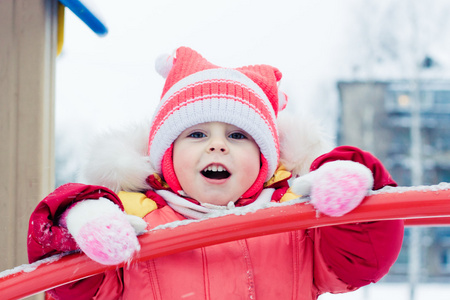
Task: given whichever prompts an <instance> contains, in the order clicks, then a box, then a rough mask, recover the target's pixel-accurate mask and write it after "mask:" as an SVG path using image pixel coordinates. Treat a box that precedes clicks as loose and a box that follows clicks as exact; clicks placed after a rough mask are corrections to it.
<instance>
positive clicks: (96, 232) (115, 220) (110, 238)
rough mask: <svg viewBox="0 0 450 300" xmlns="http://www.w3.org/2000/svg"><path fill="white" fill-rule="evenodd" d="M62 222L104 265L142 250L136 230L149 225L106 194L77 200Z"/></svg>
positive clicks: (88, 252) (79, 244)
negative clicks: (124, 210) (127, 211)
mask: <svg viewBox="0 0 450 300" xmlns="http://www.w3.org/2000/svg"><path fill="white" fill-rule="evenodd" d="M130 218H131V219H132V220H130ZM130 221H131V223H133V226H134V227H133V226H132V225H131V223H130ZM60 223H61V225H66V226H67V229H68V230H69V232H70V233H71V234H72V236H73V237H74V239H75V241H76V242H77V244H78V246H79V247H80V249H81V250H82V251H83V252H84V253H85V254H86V255H87V256H88V257H90V258H91V259H92V260H95V261H96V262H98V263H101V264H104V265H116V264H119V263H121V262H125V261H127V260H129V259H130V258H131V257H132V256H133V254H134V253H135V252H136V251H139V249H140V245H139V242H138V240H137V238H136V233H137V231H142V230H144V229H145V227H146V223H145V221H144V220H142V219H141V218H138V217H134V216H128V215H126V214H125V213H124V212H122V211H121V210H120V208H119V207H118V206H117V205H116V204H114V203H113V202H111V201H109V200H107V199H104V198H100V199H98V200H85V201H82V202H78V203H76V204H75V205H74V206H72V207H70V208H69V209H68V211H67V213H66V214H64V215H63V220H62V222H60ZM64 223H65V224H64ZM136 227H138V228H139V229H136Z"/></svg>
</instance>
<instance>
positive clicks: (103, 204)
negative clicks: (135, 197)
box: [66, 198, 123, 238]
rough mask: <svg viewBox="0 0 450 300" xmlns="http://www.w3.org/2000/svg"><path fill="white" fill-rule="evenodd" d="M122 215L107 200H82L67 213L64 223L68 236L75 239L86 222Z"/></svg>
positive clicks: (117, 208) (117, 207) (118, 209)
mask: <svg viewBox="0 0 450 300" xmlns="http://www.w3.org/2000/svg"><path fill="white" fill-rule="evenodd" d="M117 214H123V212H122V211H121V210H120V208H119V206H117V205H116V204H114V203H113V202H111V201H110V200H108V199H105V198H100V199H97V200H84V201H80V202H77V203H76V204H75V205H74V206H73V207H71V208H70V210H69V212H68V213H67V217H66V223H67V229H68V230H69V232H70V234H71V235H73V236H74V237H75V238H76V237H77V236H78V233H79V232H80V229H81V228H82V227H83V226H84V225H86V224H87V223H88V222H90V221H92V220H95V219H97V218H99V217H105V216H112V215H117Z"/></svg>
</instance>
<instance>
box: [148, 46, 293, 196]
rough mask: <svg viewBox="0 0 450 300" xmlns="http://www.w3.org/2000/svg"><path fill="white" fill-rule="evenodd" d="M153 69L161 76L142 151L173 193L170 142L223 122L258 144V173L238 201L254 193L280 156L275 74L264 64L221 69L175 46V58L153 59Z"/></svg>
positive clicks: (280, 99) (280, 97) (281, 100)
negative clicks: (190, 131) (202, 126)
mask: <svg viewBox="0 0 450 300" xmlns="http://www.w3.org/2000/svg"><path fill="white" fill-rule="evenodd" d="M155 67H156V69H157V71H158V72H159V73H160V74H161V75H162V76H163V77H165V78H166V82H165V86H164V89H163V92H162V96H161V101H160V103H159V106H158V108H157V110H156V112H155V114H154V116H153V121H152V125H151V128H150V137H149V146H148V151H149V155H150V162H151V164H152V165H153V167H154V168H155V170H156V171H157V172H158V173H159V174H162V175H163V177H164V179H165V181H166V182H167V183H168V184H169V186H170V187H171V189H172V190H173V191H175V192H178V193H179V192H180V191H181V190H182V188H181V186H180V184H179V182H178V179H177V178H176V175H175V171H174V168H173V160H172V150H173V142H174V141H175V140H176V139H177V138H178V136H179V135H180V134H181V133H182V132H183V131H184V130H186V129H187V128H189V127H191V126H194V125H196V124H200V123H205V122H224V123H228V124H232V125H234V126H237V127H239V128H241V129H243V130H245V131H246V132H247V133H248V134H250V135H251V136H252V138H253V139H254V140H255V142H256V144H257V145H258V146H259V149H260V152H261V163H262V166H261V169H260V173H259V175H258V178H257V179H256V181H255V183H254V184H253V186H252V187H250V189H249V190H248V191H247V192H246V193H245V194H244V195H243V196H242V197H250V196H252V195H254V194H255V193H256V192H258V191H259V190H260V189H261V188H262V186H263V184H264V182H265V181H267V180H269V179H270V178H271V177H272V175H273V173H274V172H275V170H276V168H277V165H278V160H279V156H280V148H279V142H278V130H277V125H276V117H277V114H278V112H279V111H281V110H282V109H284V107H285V106H286V103H287V97H286V96H285V95H284V94H283V93H281V92H280V91H279V90H278V82H279V81H280V79H281V72H280V71H279V70H278V69H276V68H274V67H271V66H268V65H255V66H246V67H241V68H236V69H231V68H222V67H219V66H216V65H213V64H211V63H210V62H208V61H207V60H206V59H204V58H203V57H202V56H201V55H200V54H198V53H197V52H195V51H194V50H192V49H190V48H186V47H180V48H178V49H177V50H176V54H175V57H173V56H168V55H166V56H161V57H159V58H158V59H157V61H156V64H155Z"/></svg>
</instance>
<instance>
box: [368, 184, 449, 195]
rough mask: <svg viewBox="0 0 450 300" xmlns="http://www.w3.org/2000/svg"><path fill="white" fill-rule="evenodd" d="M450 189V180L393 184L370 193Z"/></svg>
mask: <svg viewBox="0 0 450 300" xmlns="http://www.w3.org/2000/svg"><path fill="white" fill-rule="evenodd" d="M449 189H450V183H449V182H441V183H439V184H435V185H419V186H398V187H392V186H386V187H384V188H382V189H380V190H376V191H371V192H370V195H376V194H383V193H404V192H411V191H416V192H428V191H432V192H439V191H446V190H449Z"/></svg>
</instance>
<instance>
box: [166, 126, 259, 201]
mask: <svg viewBox="0 0 450 300" xmlns="http://www.w3.org/2000/svg"><path fill="white" fill-rule="evenodd" d="M173 165H174V169H175V174H176V176H177V178H178V181H179V182H180V185H181V187H182V188H183V191H184V192H185V193H186V194H188V196H189V197H191V198H193V199H195V200H197V201H199V202H200V203H210V204H215V205H227V204H228V203H229V202H230V201H232V202H236V201H237V200H238V199H239V197H240V196H242V195H243V194H244V193H245V192H246V191H247V190H248V189H249V188H250V187H251V186H252V184H253V183H254V182H255V180H256V178H257V177H258V174H259V170H260V165H261V162H260V152H259V147H258V145H257V144H256V143H255V141H254V140H253V138H252V137H251V136H250V135H249V134H248V133H246V132H245V131H243V130H242V129H240V128H238V127H236V126H234V125H230V124H226V123H221V122H209V123H202V124H198V125H195V126H192V127H190V128H188V129H186V130H185V131H183V132H182V133H181V134H180V136H179V137H178V138H177V139H176V140H175V142H174V147H173Z"/></svg>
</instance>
